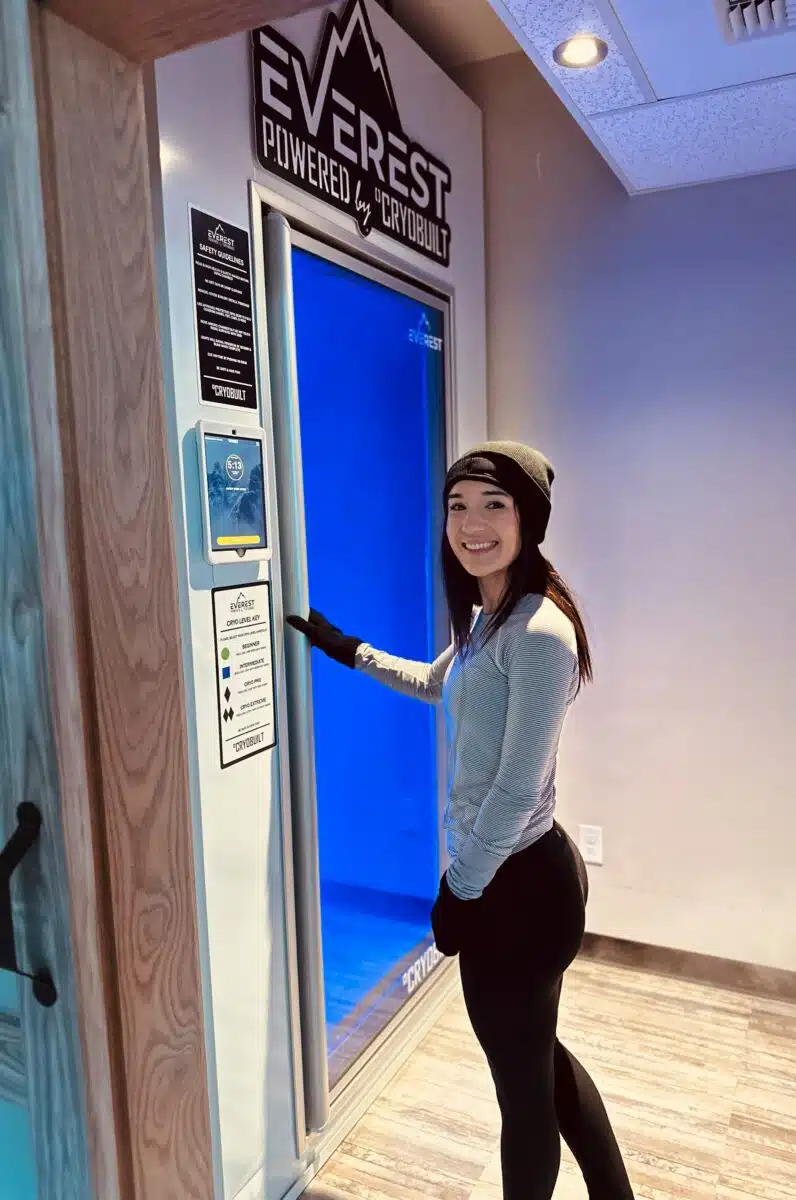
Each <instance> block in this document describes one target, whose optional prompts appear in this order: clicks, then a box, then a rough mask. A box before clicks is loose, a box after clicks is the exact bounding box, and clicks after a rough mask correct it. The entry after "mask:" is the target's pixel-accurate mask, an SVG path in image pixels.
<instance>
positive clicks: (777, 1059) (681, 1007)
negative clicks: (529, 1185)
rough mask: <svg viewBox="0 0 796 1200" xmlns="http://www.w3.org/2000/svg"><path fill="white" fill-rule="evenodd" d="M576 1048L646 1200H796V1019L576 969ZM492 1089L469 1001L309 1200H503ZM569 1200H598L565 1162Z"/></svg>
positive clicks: (690, 990)
mask: <svg viewBox="0 0 796 1200" xmlns="http://www.w3.org/2000/svg"><path fill="white" fill-rule="evenodd" d="M560 1036H561V1039H562V1041H564V1042H565V1044H566V1045H568V1046H569V1047H570V1049H571V1050H572V1051H573V1052H574V1053H575V1054H576V1055H577V1056H578V1057H579V1058H580V1059H581V1061H582V1062H583V1063H584V1065H585V1066H587V1067H588V1069H589V1070H590V1071H591V1073H592V1075H593V1076H594V1079H595V1081H596V1083H597V1085H598V1087H599V1088H600V1090H601V1092H602V1094H603V1097H604V1099H605V1101H606V1105H607V1107H608V1110H609V1112H610V1115H611V1119H612V1121H613V1122H614V1126H615V1128H616V1132H617V1135H618V1137H619V1140H620V1143H621V1145H622V1148H623V1150H624V1152H625V1157H626V1161H627V1164H628V1169H629V1171H630V1174H631V1177H632V1180H633V1185H634V1188H635V1191H636V1196H637V1198H638V1200H794V1197H796V1005H794V1004H789V1003H787V1002H783V1001H773V1000H766V999H760V998H757V997H754V996H748V995H743V994H739V993H736V992H730V991H723V990H720V989H718V988H712V987H709V986H705V985H703V984H696V983H688V982H684V981H680V980H677V979H672V978H665V977H662V976H658V975H654V974H650V973H647V972H643V971H637V970H633V969H630V968H627V967H616V966H610V965H607V964H604V963H596V962H589V961H587V960H581V961H578V962H577V963H576V964H575V965H574V966H573V967H572V968H571V970H570V971H569V973H568V975H567V982H566V984H565V988H564V997H563V1001H562V1010H561V1022H560ZM498 1134H499V1123H498V1117H497V1112H496V1106H495V1101H494V1094H493V1091H492V1081H491V1078H490V1076H489V1072H488V1070H487V1068H486V1066H485V1064H484V1062H483V1059H482V1056H481V1052H480V1049H479V1047H478V1045H477V1043H476V1042H475V1040H474V1038H473V1035H472V1033H471V1031H470V1028H469V1025H468V1022H467V1016H466V1014H465V1011H464V1005H463V1002H462V1000H461V997H457V998H456V999H455V1000H454V1002H453V1003H452V1004H451V1006H450V1008H449V1009H448V1010H447V1011H446V1013H445V1014H444V1016H443V1017H442V1018H441V1020H440V1021H439V1022H438V1024H437V1025H436V1026H435V1028H434V1029H433V1030H432V1032H431V1033H430V1034H429V1035H428V1037H427V1038H426V1039H425V1041H424V1042H423V1044H422V1045H421V1046H420V1048H419V1049H418V1050H417V1051H416V1052H415V1054H414V1055H413V1057H412V1059H411V1060H410V1061H409V1063H408V1064H407V1065H406V1066H405V1067H404V1069H403V1070H402V1071H401V1072H400V1074H399V1075H397V1076H396V1078H395V1079H394V1080H393V1081H392V1083H391V1084H390V1085H389V1086H388V1087H387V1089H386V1091H385V1092H384V1094H383V1095H382V1096H381V1097H380V1099H379V1100H378V1101H377V1102H376V1103H375V1104H374V1106H373V1108H372V1109H371V1110H370V1112H369V1113H368V1114H367V1115H366V1116H365V1118H364V1119H363V1120H362V1121H361V1122H360V1124H359V1125H358V1126H357V1128H356V1129H355V1130H354V1132H353V1133H352V1134H351V1136H350V1137H349V1138H348V1140H347V1141H346V1142H345V1143H344V1145H343V1146H342V1147H341V1148H340V1150H339V1151H338V1153H337V1154H336V1155H335V1156H334V1157H333V1158H332V1159H331V1160H330V1162H329V1163H328V1164H327V1165H326V1167H325V1169H324V1170H323V1171H322V1173H321V1174H320V1175H319V1176H318V1178H317V1179H316V1180H315V1182H314V1183H313V1184H312V1186H311V1187H310V1188H309V1190H308V1191H307V1192H306V1193H305V1196H306V1197H307V1198H308V1200H409V1198H410V1197H435V1198H436V1200H501V1197H502V1190H501V1186H500V1164H499V1157H498ZM555 1197H556V1200H586V1191H585V1188H584V1186H583V1183H582V1181H581V1179H580V1176H579V1174H578V1172H577V1168H576V1166H575V1164H574V1163H573V1161H572V1159H571V1158H570V1156H569V1154H568V1152H567V1151H566V1148H565V1150H564V1158H563V1162H562V1168H561V1176H560V1179H559V1184H558V1187H557V1189H556V1193H555Z"/></svg>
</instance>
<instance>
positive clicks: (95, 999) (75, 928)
mask: <svg viewBox="0 0 796 1200" xmlns="http://www.w3.org/2000/svg"><path fill="white" fill-rule="evenodd" d="M28 12H29V19H30V34H31V59H32V71H33V80H34V84H35V85H36V86H37V89H38V95H37V96H36V109H37V111H38V113H39V114H42V113H46V112H47V103H46V89H45V88H44V79H43V70H42V61H41V10H40V8H39V6H38V5H34V4H30V3H29V4H28ZM35 116H36V113H34V112H33V111H31V117H32V118H34V120H35ZM33 129H34V130H36V125H35V124H34V126H33ZM50 130H51V123H50V121H49V120H47V119H45V120H40V121H39V122H38V131H37V132H38V133H40V134H43V135H44V138H43V146H42V150H41V155H40V156H39V161H38V162H33V163H32V166H35V167H36V170H35V172H33V171H32V172H31V173H30V178H29V179H28V181H27V185H26V186H27V193H28V194H27V195H26V197H25V200H24V203H23V209H24V211H25V212H27V213H28V214H32V213H34V212H35V213H36V220H37V222H38V223H39V224H40V225H41V222H42V218H43V217H44V221H45V224H46V225H47V226H48V227H49V228H50V229H52V228H53V227H54V225H55V223H56V222H55V189H54V188H53V187H50V186H45V187H44V188H42V182H41V178H40V168H41V165H42V161H43V163H44V166H45V171H46V168H47V164H49V163H50V162H51V161H52V148H51V144H50V138H49V134H50ZM31 136H32V146H31V149H32V154H33V156H34V158H35V155H36V149H37V141H36V140H35V136H34V134H33V133H32V135H31ZM56 245H57V239H53V238H52V237H50V238H49V239H47V245H45V244H44V242H43V240H42V239H41V238H38V239H33V238H26V239H24V242H23V246H22V248H21V272H22V295H23V301H24V310H25V356H26V361H27V371H28V388H29V394H30V418H31V431H32V435H33V453H34V458H35V462H36V470H35V479H36V490H37V497H38V515H39V520H38V535H39V549H40V555H39V557H40V573H41V588H42V597H43V609H44V619H45V629H46V638H47V657H48V664H49V692H50V706H51V713H52V723H53V732H54V739H55V752H56V758H57V762H58V776H59V783H60V795H61V824H62V828H63V832H64V845H65V851H66V867H67V872H68V876H69V894H70V898H71V917H72V919H71V932H72V956H73V960H74V969H75V981H76V989H77V1002H78V1010H79V1024H80V1030H81V1040H82V1051H83V1064H84V1070H85V1076H86V1106H87V1121H88V1139H89V1158H90V1161H91V1170H92V1178H93V1182H94V1188H95V1192H96V1194H97V1196H102V1197H107V1198H108V1200H118V1198H119V1197H120V1196H121V1194H122V1186H121V1183H120V1170H121V1171H122V1172H124V1166H123V1165H122V1166H120V1161H119V1154H120V1145H119V1142H118V1141H117V1129H118V1126H119V1123H120V1121H121V1119H122V1111H123V1110H122V1099H121V1069H120V1068H121V1059H120V1056H119V1054H118V1052H117V1047H118V1044H119V1014H118V1004H117V1003H116V991H115V985H114V981H113V974H114V971H113V968H114V957H113V954H112V952H110V948H112V945H113V942H112V937H111V926H110V892H109V887H108V872H107V865H106V863H105V860H104V858H103V845H104V843H103V836H102V820H101V812H100V792H99V782H100V781H99V778H98V776H97V772H96V771H94V770H91V769H90V768H89V763H90V762H92V763H93V761H95V759H96V755H95V753H94V750H93V746H92V744H91V737H90V731H91V728H92V725H93V722H92V719H91V708H92V703H91V689H90V680H89V655H88V650H87V642H86V637H85V633H86V630H85V629H84V628H82V622H81V624H78V623H77V622H76V620H75V615H76V610H77V612H78V613H79V615H80V617H81V618H82V616H83V613H84V611H85V604H84V576H83V570H82V557H81V556H80V554H79V553H78V549H79V538H78V537H77V536H76V534H77V525H76V523H75V515H76V514H77V513H78V511H79V503H80V501H79V495H78V492H77V488H76V482H77V473H76V471H75V469H74V452H73V447H72V445H71V442H70V439H69V434H70V423H69V422H68V421H66V422H64V424H63V426H62V427H61V426H60V425H59V396H60V397H61V398H62V399H63V397H65V396H66V395H67V394H68V389H67V386H66V384H67V371H66V365H67V354H66V343H65V338H64V336H63V331H62V330H61V329H60V328H56V327H55V326H54V324H53V320H52V307H51V303H50V280H51V279H52V281H53V282H57V280H58V278H59V270H58V264H57V262H53V263H52V264H51V269H49V268H48V262H47V251H48V249H49V251H50V252H51V253H52V252H53V249H54V247H55V246H56ZM56 374H57V375H58V386H56ZM62 435H66V436H65V437H64V440H63V442H62ZM68 529H69V530H70V533H69V534H68V533H67V530H68ZM114 1075H116V1078H115V1079H114ZM127 1175H128V1177H129V1171H128V1172H127Z"/></svg>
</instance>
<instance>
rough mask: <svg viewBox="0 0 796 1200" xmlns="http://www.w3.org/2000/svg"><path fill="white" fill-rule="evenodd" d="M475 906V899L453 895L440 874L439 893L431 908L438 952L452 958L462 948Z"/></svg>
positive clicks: (444, 876)
mask: <svg viewBox="0 0 796 1200" xmlns="http://www.w3.org/2000/svg"><path fill="white" fill-rule="evenodd" d="M477 906H478V901H477V900H460V899H459V897H458V896H456V895H454V893H453V892H452V891H451V889H450V885H449V884H448V877H447V875H443V876H442V881H441V883H440V885H439V894H438V895H437V899H436V902H435V904H434V907H433V908H432V910H431V928H432V929H433V931H434V941H435V942H436V946H437V949H438V950H439V952H440V954H444V955H445V957H446V958H454V957H455V956H456V955H457V954H458V953H459V951H460V950H461V949H463V947H464V946H465V944H466V941H467V937H468V931H469V929H470V923H471V918H472V917H473V916H474V915H475V909H476V908H477Z"/></svg>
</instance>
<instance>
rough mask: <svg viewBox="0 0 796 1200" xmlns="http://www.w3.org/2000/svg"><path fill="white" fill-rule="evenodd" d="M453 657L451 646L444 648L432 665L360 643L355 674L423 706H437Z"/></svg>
mask: <svg viewBox="0 0 796 1200" xmlns="http://www.w3.org/2000/svg"><path fill="white" fill-rule="evenodd" d="M453 657H454V649H453V646H448V649H447V650H445V652H444V653H443V654H441V655H440V656H439V658H437V659H435V661H434V662H433V663H424V662H414V661H413V660H412V659H409V658H397V657H396V656H395V655H394V654H387V653H385V651H384V650H376V649H375V647H373V646H370V645H368V643H367V642H362V643H360V645H359V647H358V648H357V652H356V666H357V670H358V671H362V673H363V674H364V675H369V676H370V678H371V679H375V680H376V681H377V682H378V683H383V684H385V686H386V687H389V688H392V690H393V691H395V692H400V693H401V694H402V695H404V696H411V697H413V698H414V699H415V700H424V701H425V702H426V703H427V704H438V703H439V702H440V700H441V699H442V685H443V683H444V682H445V675H446V673H447V670H448V667H449V666H450V664H451V663H452V662H453Z"/></svg>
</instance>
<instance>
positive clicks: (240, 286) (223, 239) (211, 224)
mask: <svg viewBox="0 0 796 1200" xmlns="http://www.w3.org/2000/svg"><path fill="white" fill-rule="evenodd" d="M190 214H191V262H192V265H193V290H194V310H195V313H196V343H197V355H198V359H199V390H200V399H201V401H202V403H203V404H213V405H223V406H224V407H227V408H246V409H253V410H254V411H256V410H257V366H256V361H255V352H254V314H253V310H252V284H251V265H250V255H249V234H248V231H247V230H245V229H240V228H239V227H238V226H237V225H230V223H229V222H228V221H219V220H218V219H217V218H216V217H211V216H210V215H209V214H208V213H205V212H200V210H199V209H198V208H194V207H193V206H191V209H190Z"/></svg>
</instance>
